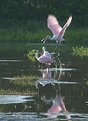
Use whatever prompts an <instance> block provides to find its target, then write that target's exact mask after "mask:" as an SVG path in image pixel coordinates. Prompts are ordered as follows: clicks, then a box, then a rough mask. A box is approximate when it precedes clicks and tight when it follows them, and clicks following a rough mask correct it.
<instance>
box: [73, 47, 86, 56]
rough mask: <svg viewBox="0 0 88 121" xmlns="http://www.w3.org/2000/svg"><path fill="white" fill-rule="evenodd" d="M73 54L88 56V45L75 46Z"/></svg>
mask: <svg viewBox="0 0 88 121" xmlns="http://www.w3.org/2000/svg"><path fill="white" fill-rule="evenodd" d="M72 50H73V55H76V56H80V57H84V56H88V47H83V46H81V47H73V48H72Z"/></svg>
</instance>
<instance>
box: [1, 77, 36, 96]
mask: <svg viewBox="0 0 88 121" xmlns="http://www.w3.org/2000/svg"><path fill="white" fill-rule="evenodd" d="M37 79H38V76H35V75H34V76H31V75H28V76H27V75H21V76H16V77H14V79H12V80H8V82H7V83H8V84H7V86H6V85H5V84H4V86H3V88H0V94H26V95H29V94H30V95H35V94H36V88H35V83H34V81H36V80H37Z"/></svg>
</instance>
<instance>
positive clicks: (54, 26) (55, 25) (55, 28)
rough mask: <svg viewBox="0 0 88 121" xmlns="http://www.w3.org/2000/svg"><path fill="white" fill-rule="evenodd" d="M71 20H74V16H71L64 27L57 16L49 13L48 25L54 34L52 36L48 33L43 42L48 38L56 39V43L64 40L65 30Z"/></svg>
mask: <svg viewBox="0 0 88 121" xmlns="http://www.w3.org/2000/svg"><path fill="white" fill-rule="evenodd" d="M71 21H72V16H69V18H68V20H67V22H66V23H65V25H64V26H63V27H61V26H60V25H59V22H58V20H57V18H56V17H55V16H54V15H48V18H47V26H48V28H49V29H50V30H51V31H52V33H53V36H52V37H51V36H49V35H48V36H47V37H45V38H44V39H42V40H41V41H42V42H43V43H45V42H46V41H47V40H55V41H56V43H58V42H59V43H60V42H62V41H63V40H64V38H63V36H64V33H65V30H66V29H67V28H68V27H69V25H70V23H71Z"/></svg>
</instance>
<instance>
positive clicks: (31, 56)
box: [27, 49, 36, 62]
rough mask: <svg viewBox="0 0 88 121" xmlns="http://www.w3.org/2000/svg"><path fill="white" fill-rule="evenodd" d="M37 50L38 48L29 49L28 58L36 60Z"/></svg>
mask: <svg viewBox="0 0 88 121" xmlns="http://www.w3.org/2000/svg"><path fill="white" fill-rule="evenodd" d="M35 52H36V50H34V49H33V50H31V51H29V53H28V54H27V57H28V59H29V60H31V61H32V62H35V61H36V58H35Z"/></svg>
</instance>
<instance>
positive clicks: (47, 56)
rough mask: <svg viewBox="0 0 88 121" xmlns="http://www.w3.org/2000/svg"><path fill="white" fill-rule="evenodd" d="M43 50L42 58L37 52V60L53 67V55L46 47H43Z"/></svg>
mask: <svg viewBox="0 0 88 121" xmlns="http://www.w3.org/2000/svg"><path fill="white" fill-rule="evenodd" d="M42 50H43V53H42V55H41V56H38V51H36V53H35V57H36V59H37V60H38V61H39V62H40V63H42V64H46V65H51V63H53V58H52V55H51V54H50V53H49V52H48V51H46V50H45V47H42Z"/></svg>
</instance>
